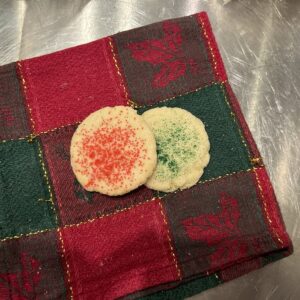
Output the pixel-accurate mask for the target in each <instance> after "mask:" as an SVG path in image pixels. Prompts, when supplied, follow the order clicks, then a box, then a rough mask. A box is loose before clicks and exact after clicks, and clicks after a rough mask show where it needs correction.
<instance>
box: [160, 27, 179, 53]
mask: <svg viewBox="0 0 300 300" xmlns="http://www.w3.org/2000/svg"><path fill="white" fill-rule="evenodd" d="M163 30H164V33H165V40H166V42H167V46H168V47H169V48H170V49H172V50H175V51H176V50H177V48H179V47H180V46H181V43H182V37H181V30H180V27H179V26H178V25H177V24H175V23H173V22H165V23H164V24H163Z"/></svg>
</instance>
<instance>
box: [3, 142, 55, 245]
mask: <svg viewBox="0 0 300 300" xmlns="http://www.w3.org/2000/svg"><path fill="white" fill-rule="evenodd" d="M49 198H50V195H49V190H48V187H47V185H46V182H45V178H44V177H43V170H42V167H41V163H40V160H39V156H38V142H37V141H34V142H32V143H29V142H28V141H25V140H24V141H10V142H6V143H1V144H0V207H1V210H0V239H4V238H7V237H12V236H18V235H20V234H26V233H29V232H36V231H39V230H44V229H50V228H54V227H55V213H54V210H53V208H52V203H51V202H49ZM47 200H48V201H47Z"/></svg>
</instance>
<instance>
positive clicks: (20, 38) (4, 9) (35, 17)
mask: <svg viewBox="0 0 300 300" xmlns="http://www.w3.org/2000/svg"><path fill="white" fill-rule="evenodd" d="M201 10H205V11H207V12H208V14H209V17H210V19H211V22H212V26H213V29H214V33H215V35H216V39H217V42H218V44H219V46H220V50H221V53H222V56H223V59H224V62H225V65H226V69H227V72H228V76H229V79H230V82H231V84H232V87H233V89H234V91H235V93H236V95H237V97H238V99H239V101H240V103H241V106H242V110H243V112H244V114H245V117H246V120H247V122H248V124H249V126H250V129H251V131H252V133H253V135H254V138H255V140H256V142H257V144H258V147H259V149H260V151H261V153H262V156H263V158H264V161H265V164H266V165H267V168H268V170H269V173H270V176H271V180H272V182H273V184H274V188H275V192H276V194H277V197H278V201H279V203H280V207H281V210H282V213H283V217H284V220H285V222H286V226H287V230H288V232H289V234H290V236H291V238H292V240H293V242H294V247H295V252H294V254H293V255H292V256H290V257H288V258H286V259H283V260H281V261H279V262H276V263H273V264H271V265H269V266H267V267H265V268H263V269H261V270H257V271H255V272H252V273H250V274H249V275H246V276H243V277H241V278H239V279H236V280H234V281H232V282H229V283H226V284H223V285H221V286H219V287H217V288H214V289H212V290H209V291H206V292H204V293H202V294H200V295H197V296H195V297H193V299H199V300H200V299H202V300H203V299H209V300H212V299H230V300H234V299H243V300H247V299H249V300H253V299H258V300H260V299H272V300H277V299H278V300H283V299H300V284H299V280H300V185H299V183H300V164H299V162H300V155H299V153H300V1H299V0H290V1H289V0H273V1H272V0H232V1H230V0H219V1H218V0H198V1H197V0H173V1H172V0H119V1H118V0H102V1H97V0H94V1H93V0H90V1H88V0H40V1H39V0H27V1H16V0H0V64H1V65H2V64H6V63H9V62H12V61H16V60H18V59H24V58H29V57H34V56H38V55H42V54H46V53H50V52H53V51H56V50H60V49H64V48H67V47H71V46H75V45H78V44H82V43H86V42H89V41H92V40H95V39H98V38H101V37H104V36H107V35H110V34H113V33H116V32H118V31H122V30H126V29H130V28H134V27H138V26H142V25H146V24H150V23H153V22H156V21H160V20H164V19H168V18H173V17H180V16H185V15H189V14H193V13H196V12H198V11H201Z"/></svg>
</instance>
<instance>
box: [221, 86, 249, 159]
mask: <svg viewBox="0 0 300 300" xmlns="http://www.w3.org/2000/svg"><path fill="white" fill-rule="evenodd" d="M221 90H222V93H223V96H224V99H225V102H226V104H227V105H228V107H229V109H230V115H231V117H232V119H233V121H234V122H235V124H236V125H237V128H238V132H239V135H240V138H241V140H242V143H243V145H244V146H245V148H246V151H247V154H248V158H249V161H250V162H252V160H251V154H250V151H249V148H248V145H247V143H246V141H245V139H244V136H243V133H242V132H241V129H240V126H239V124H238V122H237V120H236V117H235V113H234V112H233V110H232V108H231V105H230V103H229V101H228V99H227V96H226V92H225V87H224V84H223V83H222V84H221Z"/></svg>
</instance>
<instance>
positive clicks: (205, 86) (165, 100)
mask: <svg viewBox="0 0 300 300" xmlns="http://www.w3.org/2000/svg"><path fill="white" fill-rule="evenodd" d="M226 82H227V80H225V81H222V82H211V83H209V84H207V85H204V86H201V87H199V88H196V89H194V90H191V91H188V92H185V93H182V94H178V95H176V96H173V97H170V98H166V99H163V100H160V101H157V102H155V103H152V104H147V105H139V104H136V106H135V108H146V107H152V106H154V105H157V104H159V103H164V102H167V101H169V100H173V99H175V98H177V97H182V96H185V95H188V94H192V93H195V92H198V91H200V90H202V89H205V88H208V87H210V86H212V85H220V84H221V83H226Z"/></svg>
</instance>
